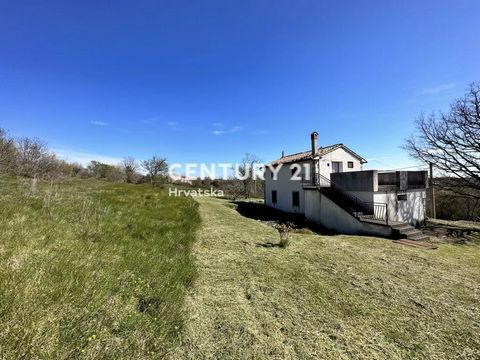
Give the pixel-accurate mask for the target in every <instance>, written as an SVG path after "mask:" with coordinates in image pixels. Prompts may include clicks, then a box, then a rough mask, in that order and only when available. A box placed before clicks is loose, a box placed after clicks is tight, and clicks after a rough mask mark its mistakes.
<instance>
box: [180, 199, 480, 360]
mask: <svg viewBox="0 0 480 360" xmlns="http://www.w3.org/2000/svg"><path fill="white" fill-rule="evenodd" d="M199 201H200V212H201V216H202V221H203V222H202V224H203V226H202V228H201V230H200V232H199V236H198V240H197V242H196V243H195V246H194V253H195V257H196V259H197V266H198V271H199V277H198V279H197V281H196V282H195V286H194V288H193V291H192V292H191V294H190V296H189V298H188V301H187V304H186V312H187V318H188V319H189V320H188V321H187V326H186V331H185V332H184V333H183V335H182V347H181V349H180V350H179V351H180V352H178V353H176V356H175V358H177V359H185V358H188V359H204V358H213V359H265V358H268V359H318V358H323V359H349V358H354V359H372V358H375V359H404V358H414V359H428V358H439V359H453V358H464V359H472V358H479V357H480V341H479V338H478V336H477V335H478V334H479V333H480V325H479V324H480V311H479V303H480V302H479V300H480V299H479V294H480V283H479V282H478V279H479V278H480V247H479V246H478V245H452V244H439V248H438V249H437V250H422V249H418V248H411V247H407V246H403V245H398V244H394V243H392V242H390V241H388V240H386V239H380V238H370V237H360V236H320V235H317V234H313V233H310V234H308V233H304V234H302V233H294V234H292V235H291V236H290V242H291V243H290V246H289V247H287V248H286V249H282V248H279V247H264V246H262V245H263V244H266V243H268V242H273V243H278V241H279V235H278V232H277V231H276V230H274V229H273V228H272V227H270V226H267V225H265V224H264V223H261V222H258V221H255V220H252V219H248V218H244V217H242V216H240V215H239V214H238V213H237V211H235V209H234V208H233V206H232V204H231V203H229V202H227V201H224V200H217V199H205V198H204V199H200V200H199Z"/></svg>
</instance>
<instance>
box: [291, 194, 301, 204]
mask: <svg viewBox="0 0 480 360" xmlns="http://www.w3.org/2000/svg"><path fill="white" fill-rule="evenodd" d="M292 205H293V206H294V207H299V206H300V193H299V192H298V191H292Z"/></svg>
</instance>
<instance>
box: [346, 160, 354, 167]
mask: <svg viewBox="0 0 480 360" xmlns="http://www.w3.org/2000/svg"><path fill="white" fill-rule="evenodd" d="M347 166H348V168H349V169H353V161H349V162H348V165H347Z"/></svg>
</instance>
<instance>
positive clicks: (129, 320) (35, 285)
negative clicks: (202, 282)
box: [0, 178, 199, 359]
mask: <svg viewBox="0 0 480 360" xmlns="http://www.w3.org/2000/svg"><path fill="white" fill-rule="evenodd" d="M198 224H199V216H198V211H197V204H196V203H195V202H194V201H193V200H191V199H187V198H169V197H168V196H167V195H166V194H165V191H162V190H158V189H152V188H150V187H147V186H139V185H127V184H111V183H106V182H99V181H92V180H85V181H70V182H64V183H60V184H54V185H49V184H48V183H39V184H38V185H37V186H34V185H32V183H31V182H30V181H27V180H14V179H1V178H0V268H1V271H0V284H1V288H0V358H2V359H17V358H25V359H32V358H52V359H53V358H54V359H62V358H64V359H66V358H76V357H81V358H111V359H118V358H124V359H141V358H148V357H151V358H158V357H159V356H161V355H163V354H165V353H167V352H168V351H169V350H170V349H171V348H172V346H173V345H174V344H175V341H176V339H177V337H178V336H177V335H178V333H179V332H180V331H181V330H182V324H183V314H182V305H183V300H184V296H185V293H186V290H187V289H188V288H189V287H190V286H191V284H192V281H193V280H194V278H195V275H196V271H195V266H194V262H193V258H192V256H191V245H192V243H193V240H194V235H195V230H196V229H197V226H198Z"/></svg>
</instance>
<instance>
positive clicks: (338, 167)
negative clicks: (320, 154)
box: [332, 161, 342, 173]
mask: <svg viewBox="0 0 480 360" xmlns="http://www.w3.org/2000/svg"><path fill="white" fill-rule="evenodd" d="M332 172H334V173H338V172H342V163H341V162H340V161H332Z"/></svg>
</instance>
